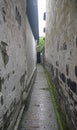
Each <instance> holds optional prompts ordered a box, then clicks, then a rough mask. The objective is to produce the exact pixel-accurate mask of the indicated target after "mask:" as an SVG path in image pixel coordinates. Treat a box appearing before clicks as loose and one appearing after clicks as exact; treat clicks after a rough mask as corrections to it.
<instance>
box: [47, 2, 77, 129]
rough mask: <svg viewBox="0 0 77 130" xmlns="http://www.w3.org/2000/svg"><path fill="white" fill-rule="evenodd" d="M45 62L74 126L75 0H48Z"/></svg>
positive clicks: (76, 103)
mask: <svg viewBox="0 0 77 130" xmlns="http://www.w3.org/2000/svg"><path fill="white" fill-rule="evenodd" d="M46 19H47V23H46V45H45V57H46V66H47V68H48V70H49V73H50V74H51V77H52V79H53V80H54V83H55V86H56V88H57V91H58V93H59V101H60V106H61V108H62V110H63V111H64V113H65V114H66V118H67V120H68V122H69V123H70V129H71V130H76V129H77V1H76V0H47V12H46Z"/></svg>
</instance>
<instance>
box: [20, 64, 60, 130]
mask: <svg viewBox="0 0 77 130" xmlns="http://www.w3.org/2000/svg"><path fill="white" fill-rule="evenodd" d="M19 130H58V124H57V120H56V116H55V112H54V108H53V104H52V99H51V96H50V93H49V89H48V84H47V80H46V77H45V73H44V70H43V67H42V66H41V65H39V64H38V65H37V77H36V81H35V83H34V86H33V90H32V94H31V99H30V104H29V108H28V110H27V111H25V112H24V114H23V118H22V120H21V123H20V128H19Z"/></svg>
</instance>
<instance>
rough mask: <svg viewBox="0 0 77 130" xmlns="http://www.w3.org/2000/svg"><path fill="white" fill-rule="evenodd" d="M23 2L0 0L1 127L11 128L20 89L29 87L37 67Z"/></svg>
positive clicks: (18, 108)
mask: <svg viewBox="0 0 77 130" xmlns="http://www.w3.org/2000/svg"><path fill="white" fill-rule="evenodd" d="M24 2H25V1H24V0H20V1H19V0H0V129H1V130H2V129H7V128H10V127H9V126H10V125H11V124H13V122H14V120H15V119H16V117H17V115H18V112H19V110H20V108H21V104H22V95H23V92H24V90H25V89H26V87H27V88H28V86H27V82H28V79H30V78H31V75H32V73H33V70H34V69H35V68H36V57H35V56H36V49H35V40H34V37H33V34H32V32H31V29H30V26H29V23H28V20H27V16H26V14H25V10H26V3H24ZM29 48H30V49H29ZM28 49H29V50H28ZM28 56H29V57H28ZM31 59H32V60H31ZM29 68H30V71H29Z"/></svg>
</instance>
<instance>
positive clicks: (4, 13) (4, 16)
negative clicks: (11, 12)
mask: <svg viewBox="0 0 77 130" xmlns="http://www.w3.org/2000/svg"><path fill="white" fill-rule="evenodd" d="M2 16H3V21H4V22H6V10H5V7H2Z"/></svg>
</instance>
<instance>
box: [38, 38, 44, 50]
mask: <svg viewBox="0 0 77 130" xmlns="http://www.w3.org/2000/svg"><path fill="white" fill-rule="evenodd" d="M44 45H45V38H44V37H40V38H39V45H38V48H39V50H40V51H42V50H43V48H44Z"/></svg>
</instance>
